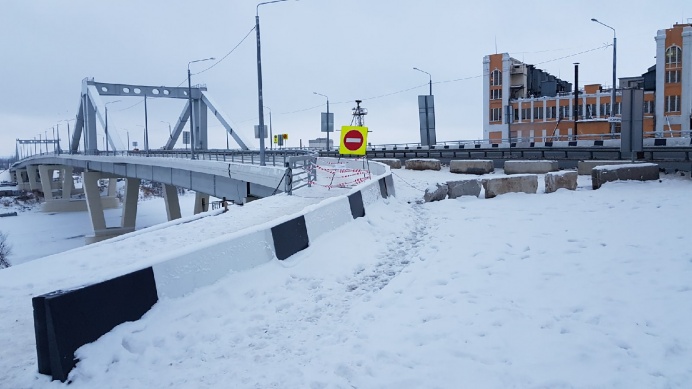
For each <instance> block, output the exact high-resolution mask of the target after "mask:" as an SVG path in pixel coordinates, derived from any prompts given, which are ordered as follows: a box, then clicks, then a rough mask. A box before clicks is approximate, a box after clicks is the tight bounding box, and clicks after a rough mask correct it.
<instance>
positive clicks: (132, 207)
mask: <svg viewBox="0 0 692 389" xmlns="http://www.w3.org/2000/svg"><path fill="white" fill-rule="evenodd" d="M125 180H126V186H125V199H124V201H123V214H122V219H121V222H120V226H121V227H123V228H131V229H133V230H134V228H135V222H136V221H137V202H138V200H139V184H140V183H141V181H142V180H140V179H139V178H126V179H125Z"/></svg>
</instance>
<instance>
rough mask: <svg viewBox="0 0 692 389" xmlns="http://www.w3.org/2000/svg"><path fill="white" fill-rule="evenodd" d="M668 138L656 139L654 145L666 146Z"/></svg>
mask: <svg viewBox="0 0 692 389" xmlns="http://www.w3.org/2000/svg"><path fill="white" fill-rule="evenodd" d="M665 145H666V139H654V146H665Z"/></svg>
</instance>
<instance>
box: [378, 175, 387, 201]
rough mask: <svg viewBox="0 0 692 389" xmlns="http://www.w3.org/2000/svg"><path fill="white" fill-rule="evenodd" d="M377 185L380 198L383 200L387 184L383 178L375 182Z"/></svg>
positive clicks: (385, 195)
mask: <svg viewBox="0 0 692 389" xmlns="http://www.w3.org/2000/svg"><path fill="white" fill-rule="evenodd" d="M377 182H378V184H380V195H381V196H382V198H383V199H386V198H387V183H386V182H385V181H384V177H383V178H380V179H379V180H377Z"/></svg>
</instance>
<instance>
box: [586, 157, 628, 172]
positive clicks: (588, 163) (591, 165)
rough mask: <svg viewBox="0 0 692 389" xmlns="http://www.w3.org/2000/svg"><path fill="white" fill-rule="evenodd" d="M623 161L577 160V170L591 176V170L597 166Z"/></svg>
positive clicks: (621, 162)
mask: <svg viewBox="0 0 692 389" xmlns="http://www.w3.org/2000/svg"><path fill="white" fill-rule="evenodd" d="M623 163H626V162H623V161H599V160H593V159H591V160H588V161H579V162H577V172H578V173H579V175H580V176H590V175H591V170H593V168H595V167H596V166H606V165H622V164H623Z"/></svg>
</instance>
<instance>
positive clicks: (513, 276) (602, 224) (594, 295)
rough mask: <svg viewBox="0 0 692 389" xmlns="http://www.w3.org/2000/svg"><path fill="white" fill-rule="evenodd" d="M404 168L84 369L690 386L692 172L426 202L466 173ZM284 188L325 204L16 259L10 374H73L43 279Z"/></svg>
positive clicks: (171, 380) (6, 366)
mask: <svg viewBox="0 0 692 389" xmlns="http://www.w3.org/2000/svg"><path fill="white" fill-rule="evenodd" d="M394 174H395V176H394V179H395V183H396V190H397V197H396V198H390V199H387V200H383V201H381V202H379V203H377V204H375V205H374V206H371V207H369V208H368V210H367V215H366V217H365V218H360V219H357V220H355V221H353V222H352V223H349V224H347V225H345V226H343V227H341V228H339V229H337V230H335V231H332V232H329V233H326V234H325V235H323V236H322V237H321V238H320V239H319V240H318V241H317V242H314V243H313V244H312V245H311V247H310V248H309V249H308V250H305V251H303V252H301V253H298V254H296V255H294V256H293V257H291V258H289V259H288V260H286V261H274V262H271V263H268V264H266V265H262V266H260V267H257V268H255V269H252V270H249V271H245V272H240V273H235V274H230V275H228V276H226V277H225V278H224V279H223V280H222V281H221V282H218V283H217V284H214V285H212V286H209V287H206V288H202V289H200V290H198V291H197V292H194V293H192V294H190V295H188V296H186V297H183V298H180V299H164V300H161V301H159V303H157V304H156V305H155V306H154V308H153V309H152V310H151V311H150V312H148V313H147V314H146V315H145V316H144V318H143V319H142V320H139V321H137V322H134V323H125V324H123V325H120V326H118V327H117V328H116V329H115V330H113V331H112V332H110V333H108V334H106V335H105V336H103V337H102V338H101V339H99V340H98V341H96V342H94V343H92V344H89V345H86V346H84V347H82V348H81V349H80V350H79V351H78V357H79V359H80V362H79V364H78V365H77V367H76V368H75V370H73V372H72V375H71V380H72V384H71V385H70V387H72V388H158V387H176V388H219V387H224V388H225V387H230V388H268V387H275V388H508V387H517V388H669V387H671V388H687V387H690V383H691V382H692V332H690V331H689V328H690V322H692V250H690V249H689V246H690V245H689V242H688V240H689V239H690V236H689V233H688V231H689V225H690V222H689V212H688V211H687V210H688V209H689V197H690V193H692V182H691V181H690V179H689V175H688V176H687V177H680V176H673V175H669V176H663V177H662V180H661V182H655V181H650V182H616V183H607V184H605V185H604V186H603V187H602V188H601V189H599V190H597V191H592V190H591V188H590V179H589V178H588V177H580V181H579V188H578V190H577V191H566V190H559V191H558V192H556V193H552V194H542V193H539V194H536V195H527V194H508V195H502V196H499V197H497V198H494V199H489V200H485V199H476V198H460V199H456V200H444V201H441V202H434V203H425V204H420V203H418V202H417V200H419V199H421V198H422V190H424V189H425V188H426V187H428V186H429V185H431V184H433V183H435V182H437V181H446V180H449V179H459V178H462V177H464V176H460V175H454V174H450V173H449V172H448V170H447V169H443V171H441V172H420V171H406V170H394ZM497 174H499V173H497ZM497 174H496V175H497ZM464 178H468V177H464ZM540 181H541V180H539V182H540ZM541 186H542V185H541ZM315 190H317V188H315ZM541 190H542V187H539V192H540V191H541ZM306 197H309V196H306ZM284 201H285V202H289V201H293V202H295V203H294V204H290V206H288V208H292V207H300V206H303V205H302V204H303V203H302V202H303V201H304V202H305V204H306V205H305V206H307V204H308V203H309V202H308V201H307V199H306V198H302V199H301V197H299V196H294V198H293V199H290V198H288V197H287V196H275V197H273V198H270V199H266V200H262V201H258V202H253V203H250V204H248V205H246V206H245V207H242V208H241V207H238V211H239V212H243V213H237V214H235V215H234V210H232V211H231V212H228V213H227V214H223V215H218V216H213V217H207V218H204V219H202V220H197V221H191V222H189V223H186V224H184V225H181V226H177V227H174V226H167V225H164V226H163V227H161V228H159V229H158V230H157V231H156V232H154V234H155V235H149V234H139V235H137V236H135V237H132V238H129V239H122V240H121V241H120V243H117V242H112V243H107V242H103V243H99V244H97V245H94V246H93V247H90V248H86V249H77V250H72V251H69V252H66V253H63V254H58V255H54V256H52V257H47V258H41V259H37V260H34V261H31V262H28V263H26V264H23V265H19V266H14V267H12V268H9V269H5V270H0V350H3V351H2V354H0V355H2V356H1V357H0V371H2V372H3V374H2V375H0V388H13V389H14V388H17V389H19V388H54V387H63V386H65V384H61V383H59V382H50V380H49V377H47V376H43V375H39V374H38V373H37V371H36V356H35V345H34V334H33V318H32V313H31V297H32V296H35V295H38V294H41V293H45V292H48V291H51V290H54V289H57V288H59V287H60V286H61V285H65V284H70V283H74V282H76V280H79V279H85V278H86V279H98V278H102V277H106V276H109V275H110V273H117V272H118V271H122V270H123V269H125V268H128V267H130V268H134V267H136V266H137V265H141V264H142V263H144V264H146V263H149V262H151V261H155V260H156V253H155V252H147V253H146V255H143V256H142V258H132V257H133V254H132V252H133V251H134V252H136V251H137V250H147V248H146V247H147V244H150V245H154V246H155V245H166V244H167V245H169V246H175V245H176V244H178V242H176V241H175V240H174V239H170V238H168V237H169V236H170V235H169V234H168V233H167V232H166V230H168V232H170V233H173V232H174V230H176V229H185V230H186V231H187V232H188V233H189V234H191V233H192V231H197V232H198V233H199V234H204V233H207V232H209V231H217V233H219V232H218V231H219V230H220V229H221V232H220V233H223V230H222V228H223V226H224V225H227V226H230V225H232V224H233V223H234V221H236V220H245V222H242V221H241V222H240V223H241V224H243V223H250V220H249V219H251V215H252V212H253V207H254V212H255V213H256V214H258V215H265V214H266V213H267V211H266V209H267V208H275V209H280V208H281V204H282V202H284ZM160 209H161V210H162V212H163V207H161V208H160ZM55 216H57V215H53V216H45V215H44V216H43V219H44V220H51V218H54V217H55ZM234 216H235V217H234ZM13 219H19V218H13ZM53 220H54V219H53ZM264 221H265V220H260V222H264ZM2 222H3V221H0V223H2ZM45 223H48V221H46V222H45ZM243 225H245V224H243ZM87 226H88V224H87ZM236 228H237V227H236ZM1 229H2V228H0V230H1ZM231 229H233V228H231ZM236 230H237V229H236ZM10 233H11V231H10ZM181 244H190V243H181ZM116 245H120V246H116ZM113 247H119V248H118V250H117V252H119V253H120V251H121V250H122V253H120V254H119V255H120V257H119V259H120V262H126V264H122V263H119V262H118V261H116V260H114V259H113V257H112V256H108V255H107V254H106V253H108V252H111V251H112V250H113ZM90 253H91V254H90ZM93 253H95V254H97V255H92V254H93ZM115 259H118V257H117V256H116V257H115ZM65 269H69V270H65ZM109 269H111V270H109ZM112 269H117V270H112Z"/></svg>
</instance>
